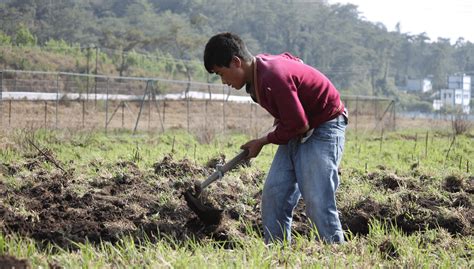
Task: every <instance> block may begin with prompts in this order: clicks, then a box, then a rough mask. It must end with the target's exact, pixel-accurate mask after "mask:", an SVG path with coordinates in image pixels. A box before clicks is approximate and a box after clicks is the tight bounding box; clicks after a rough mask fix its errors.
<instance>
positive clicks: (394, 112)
mask: <svg viewBox="0 0 474 269" xmlns="http://www.w3.org/2000/svg"><path fill="white" fill-rule="evenodd" d="M392 109H393V130H394V131H396V130H397V124H396V122H397V115H396V113H397V109H396V108H395V100H394V101H393V107H392Z"/></svg>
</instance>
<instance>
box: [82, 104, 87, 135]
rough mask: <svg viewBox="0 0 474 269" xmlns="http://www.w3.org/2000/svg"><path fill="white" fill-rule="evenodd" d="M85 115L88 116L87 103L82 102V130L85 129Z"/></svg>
mask: <svg viewBox="0 0 474 269" xmlns="http://www.w3.org/2000/svg"><path fill="white" fill-rule="evenodd" d="M85 115H86V102H85V100H82V128H83V129H84V127H85Z"/></svg>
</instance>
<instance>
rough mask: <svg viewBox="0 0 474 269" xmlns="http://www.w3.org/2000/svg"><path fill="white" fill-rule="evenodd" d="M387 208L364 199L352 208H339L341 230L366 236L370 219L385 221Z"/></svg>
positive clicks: (369, 199)
mask: <svg viewBox="0 0 474 269" xmlns="http://www.w3.org/2000/svg"><path fill="white" fill-rule="evenodd" d="M389 210H390V209H389V208H388V207H386V206H384V205H381V204H379V203H377V202H376V201H374V200H373V199H371V198H366V199H364V200H362V201H360V202H358V203H357V204H355V206H353V207H348V208H341V209H340V217H341V222H342V226H343V229H345V230H350V231H351V232H352V233H354V234H362V235H366V234H368V233H369V225H370V221H371V220H372V219H385V218H386V217H388V215H389Z"/></svg>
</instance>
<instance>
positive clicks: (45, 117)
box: [44, 101, 48, 129]
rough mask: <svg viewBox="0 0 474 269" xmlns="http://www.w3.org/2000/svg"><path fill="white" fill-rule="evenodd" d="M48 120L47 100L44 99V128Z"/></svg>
mask: <svg viewBox="0 0 474 269" xmlns="http://www.w3.org/2000/svg"><path fill="white" fill-rule="evenodd" d="M47 121H48V101H44V129H46V124H47Z"/></svg>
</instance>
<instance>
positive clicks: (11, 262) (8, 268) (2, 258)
mask: <svg viewBox="0 0 474 269" xmlns="http://www.w3.org/2000/svg"><path fill="white" fill-rule="evenodd" d="M12 268H13V269H28V268H31V266H30V263H29V262H28V260H25V259H17V258H15V257H13V256H8V255H0V269H12Z"/></svg>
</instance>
